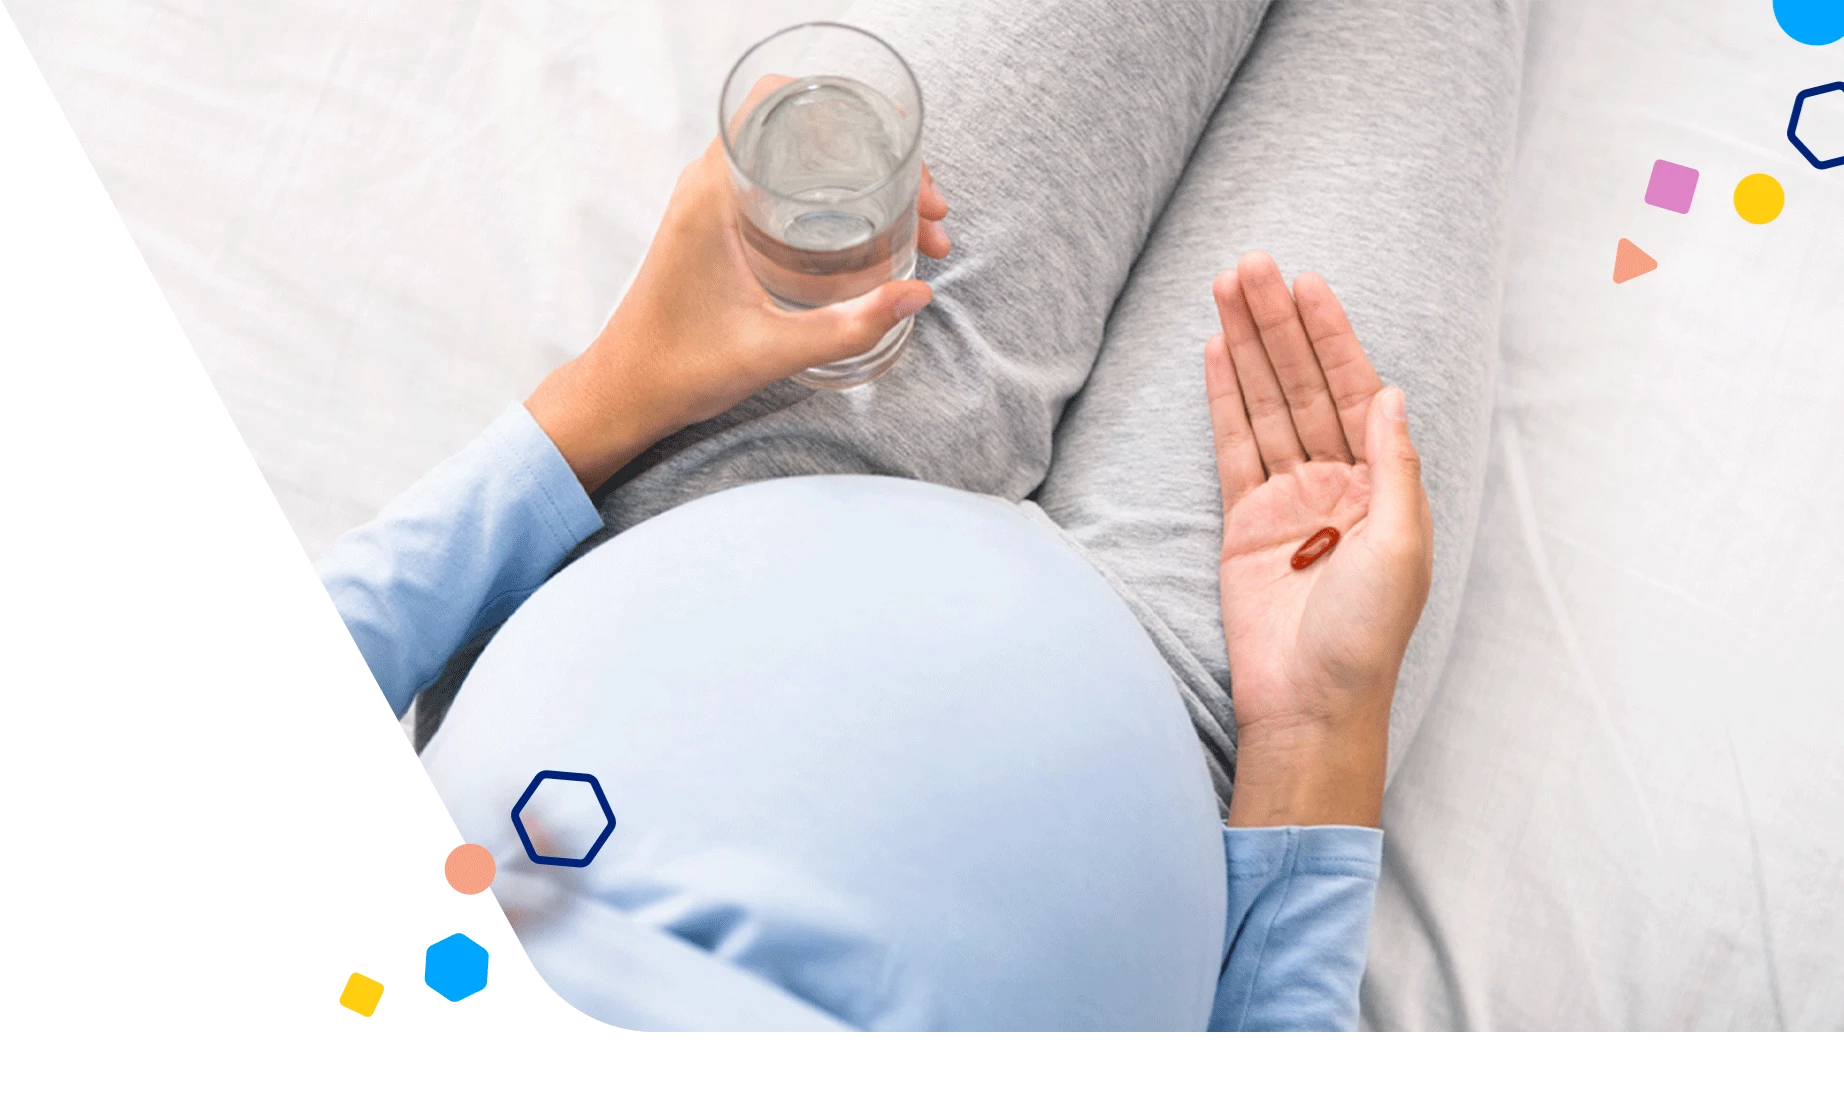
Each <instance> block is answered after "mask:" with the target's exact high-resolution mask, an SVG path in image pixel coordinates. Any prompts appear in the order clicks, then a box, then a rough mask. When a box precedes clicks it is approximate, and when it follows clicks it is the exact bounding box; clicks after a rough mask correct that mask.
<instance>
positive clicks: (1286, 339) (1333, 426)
mask: <svg viewBox="0 0 1844 1112" xmlns="http://www.w3.org/2000/svg"><path fill="white" fill-rule="evenodd" d="M1236 277H1237V279H1238V281H1239V282H1240V284H1241V286H1242V296H1243V298H1244V299H1245V300H1246V301H1247V302H1248V306H1249V313H1250V315H1251V316H1253V317H1254V319H1255V326H1256V328H1257V329H1259V330H1260V333H1261V345H1262V347H1263V349H1264V350H1266V352H1267V355H1268V363H1269V365H1270V366H1272V367H1273V368H1274V376H1275V378H1276V379H1277V380H1278V381H1279V382H1280V386H1281V392H1282V393H1283V394H1284V395H1286V398H1287V408H1288V411H1289V415H1290V416H1291V417H1292V418H1293V428H1294V431H1295V433H1297V434H1298V436H1299V438H1300V445H1301V447H1303V448H1304V449H1305V450H1306V455H1307V458H1309V459H1323V460H1339V461H1342V462H1345V463H1349V462H1351V459H1352V456H1351V450H1350V449H1349V448H1348V447H1346V445H1345V434H1344V430H1343V429H1342V428H1340V427H1339V423H1338V409H1337V407H1336V406H1334V405H1333V404H1332V393H1331V391H1330V390H1329V389H1328V388H1327V386H1326V382H1325V375H1324V373H1322V372H1321V371H1320V369H1319V359H1318V356H1316V355H1315V354H1314V353H1313V345H1312V341H1310V340H1309V339H1307V336H1306V328H1305V326H1304V325H1302V324H1301V322H1300V312H1299V310H1298V309H1297V308H1295V306H1294V303H1293V295H1292V294H1291V293H1289V292H1288V290H1287V283H1286V281H1285V280H1284V279H1283V278H1282V277H1281V268H1280V267H1278V266H1276V265H1274V260H1273V259H1272V258H1269V257H1268V256H1267V255H1265V254H1263V253H1262V252H1260V251H1251V252H1249V253H1248V254H1246V255H1244V256H1242V259H1241V260H1240V261H1239V262H1237V264H1236Z"/></svg>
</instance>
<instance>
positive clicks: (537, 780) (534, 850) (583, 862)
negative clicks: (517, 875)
mask: <svg viewBox="0 0 1844 1112" xmlns="http://www.w3.org/2000/svg"><path fill="white" fill-rule="evenodd" d="M546 780H577V781H580V782H582V783H585V784H588V785H589V786H590V787H591V788H592V789H594V791H595V801H596V802H597V803H599V804H600V805H601V807H602V817H604V818H606V819H607V820H608V825H607V826H604V827H603V828H602V836H601V837H599V838H597V839H596V840H595V845H592V846H590V847H589V852H588V853H586V854H584V855H583V856H581V857H546V856H545V855H543V854H542V853H539V852H538V847H536V846H534V845H532V844H531V835H530V834H527V833H526V832H525V824H524V823H522V822H520V821H519V812H520V811H523V810H524V809H525V805H526V804H527V803H530V802H531V797H532V796H533V795H534V794H536V793H537V791H538V785H539V784H542V783H544V782H545V781H546ZM512 828H513V829H514V830H516V831H518V832H519V841H521V842H523V843H524V844H525V856H527V857H529V858H531V859H532V861H533V862H534V863H535V864H539V865H561V866H563V867H564V868H566V869H582V868H587V867H588V865H589V862H591V861H594V860H595V855H596V854H598V853H600V852H602V843H604V842H606V841H608V836H609V835H610V834H613V833H614V832H615V811H614V808H612V807H610V806H609V805H608V797H607V796H605V795H603V794H602V782H601V781H600V780H597V779H596V778H595V777H594V776H592V775H591V774H589V773H587V772H557V771H554V770H552V769H546V770H545V771H543V772H540V773H538V775H536V776H533V777H532V778H531V783H530V784H528V785H526V787H525V794H524V795H521V796H519V801H518V802H517V803H514V804H513V805H512Z"/></svg>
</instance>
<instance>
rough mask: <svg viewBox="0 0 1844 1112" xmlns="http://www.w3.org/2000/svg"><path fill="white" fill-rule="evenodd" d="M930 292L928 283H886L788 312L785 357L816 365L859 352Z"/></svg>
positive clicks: (927, 299)
mask: <svg viewBox="0 0 1844 1112" xmlns="http://www.w3.org/2000/svg"><path fill="white" fill-rule="evenodd" d="M934 296H935V295H934V291H932V290H930V289H929V288H928V283H927V282H918V281H914V280H910V281H903V282H885V283H884V284H883V285H881V286H879V287H877V288H876V289H874V290H872V291H871V292H870V293H866V294H860V295H858V296H857V297H854V298H852V299H851V300H849V301H837V302H834V303H833V304H831V305H822V306H820V307H819V308H817V309H807V310H803V311H798V312H790V313H787V314H786V315H785V317H784V318H783V320H784V323H783V325H782V335H783V338H784V340H785V343H786V347H785V349H784V350H785V352H786V355H787V358H788V359H789V361H791V362H793V363H796V364H798V365H800V366H803V367H818V366H823V365H824V364H827V363H837V362H838V361H840V360H841V359H850V358H852V357H854V356H858V355H863V354H864V353H865V352H867V351H870V350H871V349H872V348H874V347H876V346H877V341H879V340H881V339H883V338H884V333H886V332H888V331H890V330H891V329H892V328H895V327H896V326H897V325H898V324H900V323H901V322H902V320H903V318H904V317H907V316H910V315H911V314H913V313H915V312H917V311H918V310H920V309H921V308H922V307H923V306H924V305H927V304H928V303H929V302H930V301H931V300H933V299H934Z"/></svg>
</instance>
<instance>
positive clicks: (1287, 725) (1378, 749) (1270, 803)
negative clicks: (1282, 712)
mask: <svg viewBox="0 0 1844 1112" xmlns="http://www.w3.org/2000/svg"><path fill="white" fill-rule="evenodd" d="M1373 702H1375V703H1376V705H1370V706H1361V707H1358V708H1355V709H1352V710H1348V711H1343V712H1340V713H1338V714H1336V715H1333V716H1328V717H1304V718H1296V719H1291V720H1288V721H1284V722H1278V721H1269V722H1256V723H1249V724H1246V725H1243V726H1242V727H1241V728H1240V729H1239V730H1238V733H1237V741H1236V782H1235V791H1234V793H1233V794H1232V795H1231V797H1230V803H1229V816H1228V818H1227V820H1226V821H1227V823H1228V824H1229V825H1230V826H1232V827H1257V826H1336V825H1343V826H1369V827H1377V826H1381V825H1382V821H1383V776H1384V771H1385V769H1386V767H1387V763H1388V757H1389V700H1388V699H1387V698H1384V699H1381V700H1380V701H1373Z"/></svg>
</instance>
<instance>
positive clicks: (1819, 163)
mask: <svg viewBox="0 0 1844 1112" xmlns="http://www.w3.org/2000/svg"><path fill="white" fill-rule="evenodd" d="M1820 93H1844V81H1833V82H1831V83H1830V84H1828V85H1814V86H1812V87H1811V88H1810V89H1801V90H1800V92H1799V95H1798V96H1796V97H1794V98H1793V118H1792V119H1790V120H1788V121H1787V122H1786V137H1787V138H1788V139H1789V140H1791V141H1792V143H1793V146H1794V147H1795V148H1797V149H1798V151H1799V153H1800V154H1803V155H1805V156H1806V161H1807V162H1810V163H1811V164H1812V165H1813V166H1814V167H1816V168H1817V169H1820V170H1829V169H1831V168H1832V167H1833V166H1844V154H1841V155H1839V156H1837V157H1836V158H1826V159H1820V158H1819V157H1818V156H1817V155H1815V154H1813V153H1812V148H1811V147H1808V146H1806V145H1805V142H1804V141H1803V140H1801V139H1800V138H1799V113H1800V112H1801V111H1802V110H1803V109H1804V108H1805V106H1806V101H1807V100H1809V99H1811V98H1812V97H1815V96H1818V95H1819V94H1820Z"/></svg>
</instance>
